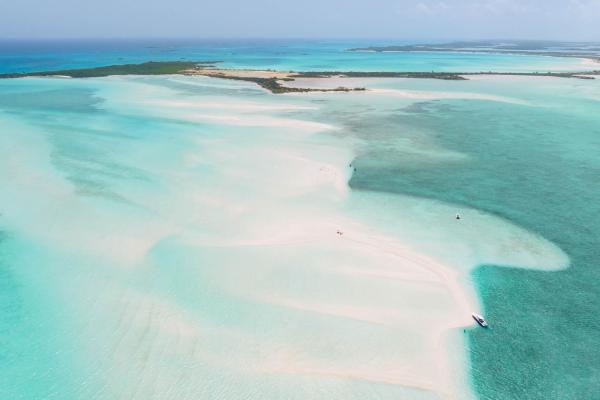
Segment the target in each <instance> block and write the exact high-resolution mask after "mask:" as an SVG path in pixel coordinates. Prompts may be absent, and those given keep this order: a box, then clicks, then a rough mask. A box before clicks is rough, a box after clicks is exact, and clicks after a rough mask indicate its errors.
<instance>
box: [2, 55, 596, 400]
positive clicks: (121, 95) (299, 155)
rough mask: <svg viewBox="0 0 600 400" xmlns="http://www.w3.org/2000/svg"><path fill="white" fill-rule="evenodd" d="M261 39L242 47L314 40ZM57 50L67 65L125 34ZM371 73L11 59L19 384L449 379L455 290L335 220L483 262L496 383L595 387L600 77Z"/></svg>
mask: <svg viewBox="0 0 600 400" xmlns="http://www.w3.org/2000/svg"><path fill="white" fill-rule="evenodd" d="M253 46H254V47H251V48H253V49H254V50H248V52H249V53H248V54H247V55H246V56H245V57H244V60H243V61H239V63H240V65H255V64H252V63H256V65H259V64H260V63H265V64H263V65H269V66H271V67H273V68H275V67H278V66H279V65H300V64H299V63H300V62H302V63H306V62H307V60H306V59H305V58H302V61H300V60H298V59H296V60H294V57H290V59H289V60H287V61H285V62H280V61H277V60H274V61H272V64H268V62H267V61H266V58H264V57H265V56H264V54H262V53H261V52H260V51H257V50H256V45H253ZM289 46H290V47H294V46H298V45H297V44H294V45H291V44H290V45H289ZM335 46H340V45H339V44H336V45H335ZM335 46H334V47H335ZM335 48H337V47H335ZM220 51H222V52H223V53H224V52H225V50H220ZM253 51H257V52H258V54H259V55H257V56H256V60H254V61H252V62H250V61H248V60H249V59H250V58H251V57H250V55H249V54H250V53H251V52H253ZM295 51H296V50H295ZM298 51H299V50H298ZM313 51H322V50H313ZM327 51H328V52H329V51H330V50H327ZM94 52H95V55H93V53H94ZM49 53H51V54H52V57H54V58H55V60H56V64H55V65H56V66H57V67H58V66H60V67H61V68H62V67H63V66H64V65H80V64H79V63H83V64H85V63H90V64H89V65H94V63H100V62H101V60H104V59H105V58H104V57H106V59H112V58H111V57H115V54H109V55H105V56H102V57H98V56H97V55H98V50H97V49H96V50H94V51H88V52H87V56H82V57H76V58H74V57H73V53H69V52H66V53H65V54H57V53H52V52H51V51H49ZM142 53H143V52H142ZM81 54H83V55H85V54H86V51H83V50H82V52H81ZM9 56H10V57H13V61H12V62H13V63H14V64H13V65H12V67H11V68H12V69H14V68H15V65H22V68H37V67H39V66H42V65H48V58H50V57H47V56H40V60H38V61H39V64H36V65H34V66H31V64H28V62H29V61H23V60H20V61H19V60H17V61H15V60H16V56H15V55H14V53H11V54H9ZM438 56H440V57H445V56H447V57H450V59H451V60H452V61H451V62H450V65H454V66H456V65H460V66H469V65H471V66H473V68H478V67H476V66H477V65H479V66H480V67H482V65H487V64H485V63H490V64H493V63H495V62H497V61H498V60H496V59H495V56H491V55H485V56H477V57H483V58H484V60H483V61H482V60H479V61H477V60H476V59H472V58H471V57H474V56H472V55H436V56H435V57H438ZM3 57H7V54H6V53H5V54H3ZM86 57H89V59H86ZM139 57H140V59H145V57H147V54H145V53H144V54H141V55H139ZM165 57H166V56H165ZM231 57H232V59H233V58H234V55H232V56H231ZM280 57H281V58H284V59H285V58H286V57H285V56H282V55H281V56H280ZM327 57H330V56H327ZM327 57H325V59H327ZM344 57H345V56H344ZM351 57H367V58H366V59H367V60H368V61H360V62H357V61H352V60H351V59H348V58H343V57H342V58H343V59H342V60H338V61H339V64H327V65H337V66H343V65H352V64H345V63H352V62H357V65H358V66H357V68H359V67H361V66H363V67H364V68H367V67H368V66H369V65H374V66H381V67H382V68H386V64H385V63H381V59H380V58H377V57H379V55H373V56H371V55H360V56H354V55H352V56H351ZM368 57H375V58H368ZM394 57H397V56H394ZM398 57H399V56H398ZM411 57H417V56H413V55H411ZM420 57H422V58H421V59H420V60H416V59H415V62H417V61H418V63H421V64H422V65H423V69H425V70H427V68H425V67H424V66H425V65H432V64H431V63H432V62H433V61H432V59H431V58H429V57H430V55H426V54H424V55H421V56H420ZM431 57H432V56H431ZM502 57H506V62H507V63H508V64H510V63H513V64H512V65H513V66H514V65H522V64H519V63H520V62H521V61H520V60H521V59H520V58H519V60H518V61H515V60H516V59H512V58H510V56H502ZM25 58H26V59H27V60H31V55H28V56H26V57H25ZM299 58H300V57H299ZM417 58H418V57H417ZM75 59H76V61H74V60H75ZM276 59H277V57H276ZM542 59H543V61H544V62H545V61H546V59H545V58H542ZM257 60H260V61H257ZM328 60H329V61H327V62H329V63H333V61H331V60H332V59H331V58H328ZM361 60H362V58H361ZM552 60H555V59H552ZM21 61H23V63H22V64H18V63H19V62H21ZM313 61H314V60H313ZM540 62H541V60H540ZM69 63H71V64H69ZM247 63H248V64H247ZM286 63H287V64H286ZM371 63H372V64H371ZM477 63H479V64H477ZM508 64H507V65H508ZM5 65H6V64H3V66H5ZM231 65H233V62H232V64H231ZM403 65H404V64H403ZM436 65H441V64H436ZM44 68H45V67H44ZM306 68H309V67H306ZM315 68H316V69H319V68H317V67H315ZM369 68H370V67H369ZM390 68H391V67H390ZM378 69H379V68H378ZM408 69H410V68H408ZM367 86H368V87H370V88H372V89H374V90H373V91H370V92H367V93H353V94H318V93H316V94H309V95H303V96H295V95H290V96H275V95H271V94H268V93H266V92H264V91H263V90H260V89H259V88H257V87H255V86H254V85H252V84H248V83H243V82H222V81H218V80H212V79H207V78H186V77H129V78H106V79H86V80H74V79H71V80H65V79H23V80H6V81H0V120H1V122H2V128H1V129H0V152H1V157H0V165H1V171H2V172H1V173H0V184H1V186H0V231H1V235H0V288H1V292H0V310H1V311H2V312H1V315H0V341H1V343H2V346H1V348H0V362H2V368H1V372H0V397H1V398H10V399H83V398H85V399H112V398H127V399H129V398H140V399H142V398H143V399H151V398H161V399H164V398H174V399H175V398H177V399H185V398H198V397H202V398H214V399H217V398H218V399H227V398H232V399H233V398H260V399H277V398H290V399H296V398H297V399H305V398H312V399H319V398H323V399H331V398H340V399H341V398H343V399H351V398H356V399H365V398H381V399H386V398H390V399H392V398H394V399H395V398H411V399H412V398H414V399H437V398H443V396H442V395H441V394H440V393H441V392H440V390H442V389H440V387H437V386H435V385H434V384H432V383H430V379H435V377H437V375H428V373H430V371H429V370H431V369H432V366H434V365H436V362H437V361H438V359H437V358H435V359H434V358H433V357H434V355H435V354H436V353H435V352H430V351H431V349H430V347H429V344H428V343H427V340H423V337H426V334H427V332H428V331H430V330H432V329H433V327H434V326H435V323H436V322H437V321H441V320H444V318H449V316H454V315H455V313H456V308H455V307H454V303H453V302H454V301H455V299H454V297H452V296H451V295H449V293H450V292H449V291H448V290H447V289H446V288H444V287H441V286H436V285H431V286H428V284H427V280H430V279H432V278H431V277H430V276H429V275H428V274H424V273H422V272H418V273H417V272H415V271H413V270H412V269H411V268H412V267H410V263H408V264H407V265H406V266H404V265H403V267H406V268H407V270H406V271H404V270H403V271H402V272H403V273H406V274H408V275H410V277H411V278H410V280H409V282H406V281H404V280H397V277H394V275H393V274H392V272H393V271H394V268H395V267H397V265H398V262H397V260H396V259H388V258H386V257H387V256H381V258H378V257H380V253H383V251H381V250H382V248H378V247H374V249H375V250H374V251H373V252H369V251H368V250H365V249H362V248H361V249H357V248H355V247H352V246H346V245H345V244H339V243H338V241H337V239H338V238H337V237H335V235H333V239H331V238H330V237H329V236H327V235H325V236H323V237H321V236H320V235H321V232H322V231H323V230H324V229H326V230H329V229H330V225H329V224H331V229H332V230H333V231H335V229H338V228H339V227H340V226H342V227H343V229H344V230H345V231H346V236H347V237H348V238H352V235H353V228H352V226H353V224H358V226H360V229H358V231H359V232H360V231H367V230H368V231H371V230H372V231H375V232H377V233H378V234H379V235H382V237H384V238H385V240H390V241H393V240H396V239H397V240H399V241H401V242H402V243H408V244H409V245H410V246H411V247H412V248H414V249H416V250H418V251H419V252H421V253H423V254H426V255H429V256H431V257H433V258H434V259H435V260H436V261H439V262H442V263H445V264H447V265H450V266H451V267H452V268H454V269H456V270H457V271H459V272H460V273H461V274H464V275H463V276H462V278H461V279H462V283H463V284H464V286H465V290H466V291H467V293H468V292H469V291H470V290H472V291H473V294H474V296H476V297H477V298H479V300H480V301H481V303H482V311H483V312H484V313H485V316H486V318H488V319H489V321H490V324H491V328H490V329H489V330H482V329H471V328H466V329H465V330H464V331H463V328H459V329H455V330H453V331H452V332H453V334H456V336H457V338H456V340H454V342H455V344H454V345H452V346H450V348H451V349H452V351H453V352H454V353H453V356H452V357H456V358H458V360H455V361H452V362H453V367H454V368H456V369H458V370H461V369H464V370H465V371H466V374H465V375H466V378H464V379H465V382H464V385H465V387H467V388H468V389H470V390H472V391H473V392H474V394H475V396H476V397H478V398H482V399H582V398H594V396H595V395H596V393H597V392H598V391H599V390H600V386H599V385H600V380H598V376H599V374H600V365H599V363H598V361H597V360H598V358H599V356H600V355H599V354H597V353H598V350H597V346H596V345H595V344H596V343H597V342H598V341H599V340H600V337H599V332H600V322H599V319H598V318H597V316H596V314H597V313H595V309H594V305H595V304H596V303H597V302H598V297H599V293H598V290H597V288H596V286H597V285H596V284H595V281H596V280H597V279H598V276H597V275H598V274H597V272H596V268H595V266H596V265H597V264H598V262H599V260H600V258H599V254H598V251H597V249H596V246H595V245H596V242H597V240H596V238H597V237H598V236H599V235H600V232H598V227H597V219H598V214H599V212H600V210H599V206H598V205H597V201H596V200H597V199H598V197H599V195H600V193H598V190H599V189H598V188H597V185H595V183H596V181H597V176H599V172H600V171H599V169H600V162H599V159H598V157H597V155H598V151H599V150H600V149H599V147H600V141H599V139H598V138H599V135H600V117H599V116H598V113H597V112H596V110H597V108H598V104H599V102H600V86H599V85H598V83H597V82H596V81H580V80H570V79H546V78H537V79H477V80H470V81H466V82H440V81H429V80H377V81H370V82H369V83H368V85H367ZM377 89H379V90H381V91H379V92H378V91H377ZM319 124H330V125H333V126H336V127H338V129H334V130H324V129H325V128H326V127H324V126H322V125H319ZM351 160H352V163H353V166H354V167H356V171H355V172H354V173H353V175H352V178H351V180H350V187H351V191H350V193H349V194H348V193H346V192H345V189H344V188H343V187H339V186H340V181H341V182H342V183H343V181H344V180H345V179H347V178H348V177H349V174H350V170H345V169H342V171H343V173H342V174H339V173H338V172H336V171H337V166H341V167H342V168H345V166H346V165H347V162H349V161H351ZM274 166H276V167H275V168H274ZM290 176H293V177H294V179H290ZM341 186H343V184H342V185H341ZM333 187H335V188H336V189H335V190H333V189H332V188H333ZM405 195H408V196H405ZM454 212H460V213H461V214H463V219H462V220H461V224H462V225H456V224H455V221H454V219H453V215H454ZM446 217H449V218H448V219H447V220H446V219H445V218H446ZM349 221H352V222H349ZM322 224H324V225H322ZM281 226H285V227H286V229H283V230H282V229H281ZM313 226H314V227H313ZM305 230H306V232H308V235H309V236H312V235H314V236H315V238H316V239H315V240H314V241H305V240H304V239H302V240H301V238H304V237H305V236H304V235H306V234H307V233H305ZM331 240H334V241H331ZM385 240H382V241H384V242H385ZM356 243H358V241H357V242H356ZM394 243H395V242H394ZM561 251H563V252H564V253H566V256H567V257H568V261H565V259H564V255H563V254H562V253H561ZM565 263H568V264H569V266H568V268H566V269H563V268H564V267H565V265H564V264H565ZM482 264H484V265H482ZM473 267H476V269H475V270H473V271H472V272H469V269H470V268H473ZM523 267H529V268H536V270H531V269H524V268H523ZM540 269H542V270H544V269H548V270H552V272H549V271H540ZM390 271H392V272H390ZM378 274H380V275H381V276H384V277H386V278H385V279H381V280H378V279H379V278H377V279H376V278H373V276H374V275H375V276H378ZM420 274H421V275H420ZM357 277H358V278H357ZM420 279H423V281H424V282H425V283H422V282H421V281H420ZM342 306H343V307H342ZM413 308H414V309H416V310H419V312H420V313H422V314H421V315H418V313H417V315H413V314H414V313H412V314H411V313H410V310H411V309H413ZM399 310H400V311H399ZM466 317H467V319H468V315H466ZM428 318H430V319H428ZM459 318H460V317H459ZM444 321H445V320H444ZM427 339H429V338H427ZM463 356H464V357H465V358H466V360H461V357H463ZM434 360H435V361H434ZM402 363H405V364H406V365H408V366H406V365H404V364H402ZM400 366H403V367H406V368H407V371H408V372H407V373H406V374H397V375H396V374H394V373H389V371H395V370H396V369H398V368H400ZM411 368H412V369H411ZM406 376H409V377H413V378H406ZM414 376H419V377H421V378H422V379H420V380H419V379H415V378H414ZM439 376H443V374H442V375H439ZM454 379H455V380H456V381H457V382H459V383H456V386H459V388H458V389H456V390H453V391H450V389H447V390H448V392H451V393H453V394H454V395H453V396H449V397H450V398H463V393H464V392H463V391H462V389H463V388H462V387H461V386H462V385H463V382H462V381H461V379H463V378H462V377H461V376H458V377H456V378H454ZM440 380H443V379H440ZM467 391H469V390H467ZM464 396H465V397H466V396H467V395H466V394H464Z"/></svg>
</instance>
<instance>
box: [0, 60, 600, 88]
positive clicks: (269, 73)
mask: <svg viewBox="0 0 600 400" xmlns="http://www.w3.org/2000/svg"><path fill="white" fill-rule="evenodd" d="M218 63H219V61H165V62H155V61H149V62H146V63H141V64H125V65H109V66H102V67H96V68H82V69H72V70H60V71H41V72H25V73H9V74H0V79H15V78H27V77H61V78H99V77H107V76H123V75H186V76H206V77H210V78H219V79H229V80H239V81H245V82H252V83H255V84H257V85H259V86H260V87H262V88H264V89H266V90H268V91H269V92H271V93H273V94H284V93H302V92H354V91H366V90H367V88H365V87H344V86H339V87H335V88H327V89H315V88H307V87H292V86H287V85H285V82H291V81H294V80H296V79H298V78H332V77H348V78H405V79H439V80H456V81H464V80H468V79H469V77H476V76H484V75H491V76H527V77H552V78H569V79H584V80H586V79H588V80H589V79H596V76H600V69H598V70H589V71H565V72H551V71H548V72H501V71H480V72H433V71H432V72H423V71H416V72H385V71H365V72H362V71H308V72H298V71H278V70H258V69H257V70H254V69H235V68H231V69H228V68H216V66H215V64H218Z"/></svg>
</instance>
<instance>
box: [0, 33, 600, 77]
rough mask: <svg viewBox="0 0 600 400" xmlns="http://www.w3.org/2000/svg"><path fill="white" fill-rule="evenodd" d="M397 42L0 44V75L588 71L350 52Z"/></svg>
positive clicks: (558, 62) (491, 57)
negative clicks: (210, 70)
mask: <svg viewBox="0 0 600 400" xmlns="http://www.w3.org/2000/svg"><path fill="white" fill-rule="evenodd" d="M392 44H403V43H398V42H397V41H394V42H390V41H376V42H372V41H371V42H366V41H360V40H355V41H300V40H297V41H256V40H254V41H251V40H248V41H191V40H188V41H182V40H171V41H169V40H154V41H130V42H126V41H122V42H114V41H113V42H102V41H96V42H76V41H75V42H73V41H72V42H1V41H0V73H2V72H31V71H46V70H58V69H68V68H84V67H95V66H100V65H111V64H126V63H140V62H145V61H164V60H169V61H170V60H180V59H187V60H194V61H222V62H223V63H222V65H223V66H224V67H228V68H256V69H266V68H271V69H281V70H295V71H324V70H336V71H427V72H429V71H489V70H495V71H509V72H532V71H540V72H543V71H548V70H551V71H560V70H590V69H593V66H592V67H590V65H589V64H586V63H583V62H582V60H579V59H573V58H554V57H544V56H529V55H508V54H485V53H452V52H418V53H365V52H349V51H347V50H348V49H350V48H355V47H365V46H372V45H379V46H384V45H392Z"/></svg>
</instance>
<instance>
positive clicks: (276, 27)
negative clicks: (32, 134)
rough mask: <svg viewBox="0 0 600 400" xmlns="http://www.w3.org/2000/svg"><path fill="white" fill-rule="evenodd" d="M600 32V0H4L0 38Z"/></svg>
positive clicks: (585, 35) (577, 35) (599, 35)
mask: <svg viewBox="0 0 600 400" xmlns="http://www.w3.org/2000/svg"><path fill="white" fill-rule="evenodd" d="M144 37H151V38H159V37H165V38H171V37H178V38H348V39H356V38H367V39H371V38H390V39H394V38H400V39H407V40H410V39H548V40H590V41H598V40H600V0H529V1H528V0H431V1H428V0H361V1H358V0H297V1H289V0H251V1H244V0H93V1H90V0H0V39H12V38H23V39H30V38H72V39H82V38H144Z"/></svg>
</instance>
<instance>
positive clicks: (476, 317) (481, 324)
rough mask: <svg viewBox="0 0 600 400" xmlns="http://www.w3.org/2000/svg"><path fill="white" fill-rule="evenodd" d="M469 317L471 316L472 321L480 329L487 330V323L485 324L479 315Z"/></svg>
mask: <svg viewBox="0 0 600 400" xmlns="http://www.w3.org/2000/svg"><path fill="white" fill-rule="evenodd" d="M471 316H473V319H474V320H475V321H476V322H477V323H478V324H479V325H480V326H481V327H482V328H487V326H488V324H487V322H485V318H483V317H482V316H481V315H479V314H475V313H473V314H471Z"/></svg>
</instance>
